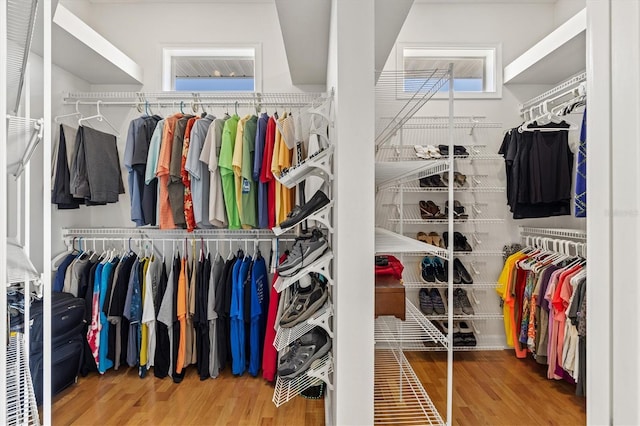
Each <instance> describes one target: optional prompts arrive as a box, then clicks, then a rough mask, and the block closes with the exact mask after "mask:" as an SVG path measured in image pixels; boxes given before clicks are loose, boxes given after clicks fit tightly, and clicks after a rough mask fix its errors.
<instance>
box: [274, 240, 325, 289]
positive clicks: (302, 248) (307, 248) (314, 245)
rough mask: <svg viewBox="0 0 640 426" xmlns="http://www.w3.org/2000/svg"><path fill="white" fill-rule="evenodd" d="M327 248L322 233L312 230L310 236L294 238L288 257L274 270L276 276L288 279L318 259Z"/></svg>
mask: <svg viewBox="0 0 640 426" xmlns="http://www.w3.org/2000/svg"><path fill="white" fill-rule="evenodd" d="M328 247H329V244H328V243H327V240H326V239H325V238H324V235H322V231H320V230H319V229H318V228H314V229H313V230H312V231H311V235H306V236H303V237H298V238H296V241H295V243H293V248H292V249H291V251H290V252H289V256H287V258H286V259H285V261H284V262H282V263H281V264H280V265H278V267H277V268H276V269H277V271H278V274H280V275H281V276H283V277H290V276H292V275H294V274H296V273H297V272H298V271H300V270H301V269H302V268H304V267H306V266H309V265H310V264H311V263H312V262H313V261H314V260H316V259H318V258H319V257H320V256H322V254H323V253H324V252H325V250H326V249H327V248H328Z"/></svg>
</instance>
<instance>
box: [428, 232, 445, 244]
mask: <svg viewBox="0 0 640 426" xmlns="http://www.w3.org/2000/svg"><path fill="white" fill-rule="evenodd" d="M428 237H429V238H430V239H431V244H432V245H434V246H436V247H440V248H444V243H443V242H442V238H441V237H440V235H438V233H437V232H435V231H431V232H429V235H428Z"/></svg>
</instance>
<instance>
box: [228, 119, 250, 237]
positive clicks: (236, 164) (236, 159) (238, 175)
mask: <svg viewBox="0 0 640 426" xmlns="http://www.w3.org/2000/svg"><path fill="white" fill-rule="evenodd" d="M250 118H251V116H250V115H246V116H244V117H242V118H241V119H240V121H238V128H237V129H236V142H235V145H234V147H233V161H232V166H233V176H234V182H235V190H236V204H237V206H238V217H239V218H240V225H241V226H242V228H244V229H248V227H247V226H246V225H244V212H243V207H244V206H243V205H242V192H243V191H244V188H243V184H242V151H243V147H244V143H243V140H244V139H243V138H244V126H245V124H246V123H247V121H248V120H249V119H250Z"/></svg>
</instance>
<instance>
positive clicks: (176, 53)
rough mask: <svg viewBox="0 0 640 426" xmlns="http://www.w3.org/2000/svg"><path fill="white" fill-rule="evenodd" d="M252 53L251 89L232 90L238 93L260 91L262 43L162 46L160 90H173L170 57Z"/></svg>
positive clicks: (225, 55) (244, 55)
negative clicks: (252, 82)
mask: <svg viewBox="0 0 640 426" xmlns="http://www.w3.org/2000/svg"><path fill="white" fill-rule="evenodd" d="M252 54H253V68H254V75H253V81H254V84H253V90H252V91H251V90H234V92H238V93H258V92H261V91H262V45H261V44H260V43H243V44H228V45H225V44H215V45H206V46H203V45H197V46H193V45H192V46H163V47H162V91H163V92H172V91H176V90H175V72H174V69H173V64H172V59H173V58H174V57H180V56H196V57H197V56H202V57H216V56H224V57H229V56H231V57H233V56H238V57H247V56H251V55H252ZM216 92H217V91H216V90H209V91H202V93H216Z"/></svg>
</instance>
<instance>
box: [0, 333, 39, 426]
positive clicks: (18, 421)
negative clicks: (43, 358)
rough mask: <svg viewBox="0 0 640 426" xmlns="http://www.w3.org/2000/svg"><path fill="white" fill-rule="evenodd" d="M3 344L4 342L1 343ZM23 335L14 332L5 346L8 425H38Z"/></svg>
mask: <svg viewBox="0 0 640 426" xmlns="http://www.w3.org/2000/svg"><path fill="white" fill-rule="evenodd" d="M3 344H4V343H3ZM28 360H29V355H28V354H27V351H26V348H25V344H24V337H23V335H22V334H18V333H15V334H13V335H12V336H11V337H10V338H9V347H8V348H7V359H6V360H3V361H2V362H6V363H7V377H6V384H7V395H6V407H5V409H6V413H7V424H8V425H16V426H18V425H39V424H40V417H39V415H38V406H37V405H36V396H35V393H34V391H33V383H32V381H31V373H30V370H29V363H28Z"/></svg>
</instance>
